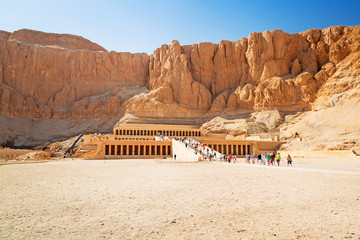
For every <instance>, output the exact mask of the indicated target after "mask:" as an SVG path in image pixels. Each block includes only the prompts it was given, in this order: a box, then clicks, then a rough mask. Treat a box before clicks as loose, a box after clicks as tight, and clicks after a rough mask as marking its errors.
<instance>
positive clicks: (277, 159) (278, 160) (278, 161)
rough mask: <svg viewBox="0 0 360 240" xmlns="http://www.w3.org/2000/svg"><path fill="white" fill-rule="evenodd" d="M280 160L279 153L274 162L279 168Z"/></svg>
mask: <svg viewBox="0 0 360 240" xmlns="http://www.w3.org/2000/svg"><path fill="white" fill-rule="evenodd" d="M280 160H281V156H280V153H278V154H277V155H276V162H277V165H278V166H280Z"/></svg>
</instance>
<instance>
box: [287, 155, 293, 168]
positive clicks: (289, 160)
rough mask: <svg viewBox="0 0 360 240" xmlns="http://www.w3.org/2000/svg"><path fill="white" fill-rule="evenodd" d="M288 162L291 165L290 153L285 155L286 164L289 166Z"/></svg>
mask: <svg viewBox="0 0 360 240" xmlns="http://www.w3.org/2000/svg"><path fill="white" fill-rule="evenodd" d="M289 164H290V165H291V166H292V159H291V156H290V154H288V156H287V166H289Z"/></svg>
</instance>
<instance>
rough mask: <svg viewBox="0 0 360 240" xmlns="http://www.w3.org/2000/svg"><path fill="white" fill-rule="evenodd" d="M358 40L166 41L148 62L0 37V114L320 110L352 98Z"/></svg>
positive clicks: (69, 42)
mask: <svg viewBox="0 0 360 240" xmlns="http://www.w3.org/2000/svg"><path fill="white" fill-rule="evenodd" d="M359 39H360V26H353V27H344V26H335V27H330V28H326V29H322V30H321V29H312V30H308V31H305V32H302V33H299V34H288V33H284V32H283V31H281V30H274V31H270V32H269V31H265V32H263V33H252V34H250V35H249V37H248V38H244V39H241V40H239V41H235V42H230V41H221V42H220V43H219V44H212V43H199V44H194V45H188V46H180V44H179V42H177V41H173V43H172V44H171V45H163V46H162V47H161V48H159V49H157V50H155V51H154V53H153V54H152V55H150V56H148V55H147V54H144V53H142V54H130V53H116V52H107V51H106V50H105V49H104V48H102V47H100V46H99V45H97V44H95V43H92V42H90V41H88V40H86V39H84V38H81V37H78V36H73V35H67V34H48V33H42V32H37V31H31V30H20V31H17V32H14V33H7V32H0V60H1V61H0V99H1V102H0V113H1V114H2V115H3V116H4V117H6V118H9V119H19V118H25V119H27V120H32V121H35V120H36V121H40V122H46V121H58V120H66V121H69V122H70V123H74V124H77V123H79V124H80V123H86V122H91V121H94V122H99V121H100V120H104V119H106V118H108V119H109V121H110V122H111V124H112V123H113V122H114V121H116V119H119V118H120V117H121V116H124V117H123V119H122V121H126V118H127V116H131V119H134V118H137V119H143V121H145V122H146V121H150V120H152V121H156V120H157V119H162V120H164V119H165V120H167V121H173V122H177V121H180V122H181V121H184V122H186V121H187V120H189V119H190V120H192V121H193V122H198V123H201V122H204V121H205V120H206V119H211V118H213V117H215V116H218V115H223V116H230V115H231V116H233V117H234V116H240V115H241V114H244V113H252V112H257V111H264V110H278V111H281V112H299V111H307V110H312V109H314V110H318V109H322V108H328V107H331V106H334V104H340V103H341V102H342V101H346V100H348V99H352V98H358V97H359V92H360V90H359V84H358V83H359V74H358V72H359V71H358V70H359V66H360V63H359V57H360V56H359V55H360V47H359V45H360V43H359V41H360V40H359ZM124 119H125V120H124ZM70 125H71V124H70ZM0 128H1V129H2V130H3V129H5V130H7V129H9V124H2V126H0ZM10 128H13V127H10ZM82 129H83V128H80V129H78V131H81V130H82ZM87 129H91V126H87ZM75 132H76V131H74V133H75ZM51 134H52V133H49V136H50V135H51ZM11 135H14V134H11V133H9V134H8V138H11V137H14V136H11ZM20 135H21V134H20ZM29 136H31V134H29ZM0 140H1V139H0ZM29 141H31V137H30V138H29Z"/></svg>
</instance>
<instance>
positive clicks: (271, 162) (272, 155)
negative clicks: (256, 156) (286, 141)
mask: <svg viewBox="0 0 360 240" xmlns="http://www.w3.org/2000/svg"><path fill="white" fill-rule="evenodd" d="M274 162H275V154H274V153H272V154H271V156H270V164H271V166H273V165H274Z"/></svg>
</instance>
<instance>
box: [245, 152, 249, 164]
mask: <svg viewBox="0 0 360 240" xmlns="http://www.w3.org/2000/svg"><path fill="white" fill-rule="evenodd" d="M245 163H250V155H249V154H246V155H245Z"/></svg>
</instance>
